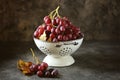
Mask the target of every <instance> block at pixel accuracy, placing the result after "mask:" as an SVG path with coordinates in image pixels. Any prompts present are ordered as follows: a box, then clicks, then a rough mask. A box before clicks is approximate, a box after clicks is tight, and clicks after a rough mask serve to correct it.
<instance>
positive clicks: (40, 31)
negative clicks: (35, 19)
mask: <svg viewBox="0 0 120 80" xmlns="http://www.w3.org/2000/svg"><path fill="white" fill-rule="evenodd" d="M38 32H39V34H40V35H41V34H43V32H44V28H43V27H40V28H39V29H38Z"/></svg>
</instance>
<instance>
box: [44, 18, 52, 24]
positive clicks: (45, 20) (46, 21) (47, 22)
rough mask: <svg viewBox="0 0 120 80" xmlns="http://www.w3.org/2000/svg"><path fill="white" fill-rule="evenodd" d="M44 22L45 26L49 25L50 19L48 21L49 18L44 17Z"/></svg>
mask: <svg viewBox="0 0 120 80" xmlns="http://www.w3.org/2000/svg"><path fill="white" fill-rule="evenodd" d="M44 22H45V23H46V24H51V19H50V17H49V16H45V17H44Z"/></svg>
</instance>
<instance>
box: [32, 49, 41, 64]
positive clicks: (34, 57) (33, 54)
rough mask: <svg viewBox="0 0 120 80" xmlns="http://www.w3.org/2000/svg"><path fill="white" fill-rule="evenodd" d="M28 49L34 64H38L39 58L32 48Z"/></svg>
mask: <svg viewBox="0 0 120 80" xmlns="http://www.w3.org/2000/svg"><path fill="white" fill-rule="evenodd" d="M30 50H31V53H32V56H33V61H35V62H36V64H39V63H40V60H39V59H38V58H37V57H36V56H35V53H34V51H33V49H32V48H30Z"/></svg>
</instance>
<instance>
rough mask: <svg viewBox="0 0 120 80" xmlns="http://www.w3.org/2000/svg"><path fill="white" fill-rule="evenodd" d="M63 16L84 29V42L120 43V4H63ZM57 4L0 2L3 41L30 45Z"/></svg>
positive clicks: (106, 0) (48, 0) (109, 0)
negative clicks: (26, 42)
mask: <svg viewBox="0 0 120 80" xmlns="http://www.w3.org/2000/svg"><path fill="white" fill-rule="evenodd" d="M60 5H61V8H60V14H61V15H62V16H67V17H68V18H69V19H70V21H71V22H72V23H73V24H74V25H76V26H78V27H80V28H81V31H82V32H83V33H84V34H85V40H112V41H119V40H120V0H61V3H60ZM56 7H57V2H56V0H0V41H31V40H32V35H33V32H34V30H35V28H36V27H37V26H38V25H40V24H42V23H43V17H44V16H46V15H48V13H49V12H50V11H52V10H53V9H55V8H56Z"/></svg>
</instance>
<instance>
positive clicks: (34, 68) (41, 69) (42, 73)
mask: <svg viewBox="0 0 120 80" xmlns="http://www.w3.org/2000/svg"><path fill="white" fill-rule="evenodd" d="M47 68H48V64H47V63H45V62H42V63H41V64H32V65H31V66H30V71H31V72H32V73H33V74H37V75H38V76H39V77H57V76H58V70H56V69H52V68H50V69H47Z"/></svg>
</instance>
